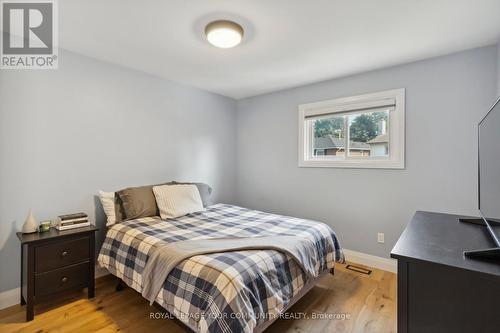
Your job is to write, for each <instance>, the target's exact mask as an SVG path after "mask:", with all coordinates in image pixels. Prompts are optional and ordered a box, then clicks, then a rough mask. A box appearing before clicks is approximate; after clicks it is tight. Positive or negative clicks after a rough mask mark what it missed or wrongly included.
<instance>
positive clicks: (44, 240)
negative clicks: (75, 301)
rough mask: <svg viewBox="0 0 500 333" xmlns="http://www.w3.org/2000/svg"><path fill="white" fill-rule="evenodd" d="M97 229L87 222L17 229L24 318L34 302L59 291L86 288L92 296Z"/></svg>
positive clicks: (28, 318)
mask: <svg viewBox="0 0 500 333" xmlns="http://www.w3.org/2000/svg"><path fill="white" fill-rule="evenodd" d="M97 230H98V229H97V228H96V227H94V226H90V227H83V228H77V229H71V230H65V231H58V230H57V229H55V228H51V229H50V231H47V232H43V233H33V234H23V233H20V232H18V233H17V237H18V238H19V240H20V241H21V305H24V304H26V320H27V321H30V320H32V319H33V315H34V313H33V307H34V305H35V304H36V303H40V302H43V301H44V300H47V299H49V298H52V297H54V296H55V295H57V294H58V293H60V292H63V291H67V290H71V289H82V288H88V297H89V298H92V297H94V270H95V232H96V231H97Z"/></svg>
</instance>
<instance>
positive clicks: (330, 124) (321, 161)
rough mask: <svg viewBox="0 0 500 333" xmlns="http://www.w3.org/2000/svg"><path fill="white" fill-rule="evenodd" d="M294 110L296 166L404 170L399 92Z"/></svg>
mask: <svg viewBox="0 0 500 333" xmlns="http://www.w3.org/2000/svg"><path fill="white" fill-rule="evenodd" d="M299 109H300V112H299V136H300V138H299V139H300V142H299V165H300V166H320V167H325V166H326V167H328V166H331V167H361V168H372V167H373V168H402V167H404V90H401V89H400V90H395V91H388V92H382V93H376V94H369V95H361V96H355V97H349V98H342V99H337V100H330V101H325V102H319V103H312V104H305V105H301V106H300V108H299Z"/></svg>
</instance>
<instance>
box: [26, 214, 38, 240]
mask: <svg viewBox="0 0 500 333" xmlns="http://www.w3.org/2000/svg"><path fill="white" fill-rule="evenodd" d="M22 231H23V234H31V233H33V232H37V231H38V223H36V220H35V217H34V216H33V211H32V210H31V209H30V211H29V213H28V217H27V218H26V221H24V224H23V229H22Z"/></svg>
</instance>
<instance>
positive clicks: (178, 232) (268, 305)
mask: <svg viewBox="0 0 500 333" xmlns="http://www.w3.org/2000/svg"><path fill="white" fill-rule="evenodd" d="M276 235H288V236H299V237H304V238H308V239H310V240H312V241H313V242H314V244H315V246H316V250H317V256H318V258H319V260H318V262H317V265H316V266H317V267H316V270H317V275H320V274H322V273H324V272H325V271H327V270H329V269H331V268H333V266H334V263H335V262H343V261H344V256H343V253H342V249H341V247H340V243H339V241H338V239H337V236H336V235H335V232H334V231H333V230H332V229H331V228H330V227H329V226H328V225H326V224H324V223H321V222H315V221H310V220H304V219H299V218H294V217H288V216H281V215H276V214H269V213H265V212H260V211H256V210H250V209H247V208H243V207H238V206H233V205H227V204H217V205H213V206H209V207H207V208H206V210H204V211H202V212H197V213H193V214H188V215H186V216H183V217H180V218H176V219H167V220H161V219H160V218H159V217H149V218H141V219H137V220H130V221H124V222H121V223H118V224H115V225H113V226H112V227H111V228H110V229H109V230H108V231H107V234H106V238H105V240H104V243H103V246H102V248H101V250H100V253H99V257H98V262H99V264H100V265H101V266H102V267H104V268H106V269H107V270H109V271H110V272H111V273H112V274H113V275H115V276H117V277H118V278H120V279H122V280H123V281H124V282H125V283H126V284H127V285H128V286H130V287H131V288H133V289H135V290H136V291H138V292H142V277H141V274H142V271H143V269H144V267H145V265H146V263H147V261H148V259H149V256H150V255H151V253H152V251H154V250H155V249H156V248H158V247H160V246H162V245H164V244H166V243H172V242H177V241H183V240H196V239H209V238H224V237H229V236H231V237H235V236H237V237H259V236H276ZM308 282H309V281H308V277H307V276H306V274H305V273H304V272H303V271H302V269H301V268H300V266H299V265H298V264H297V263H296V262H295V261H294V259H292V258H291V257H289V256H288V255H286V254H284V253H282V252H279V251H276V250H252V251H233V252H223V253H215V254H207V255H197V256H194V257H191V258H189V259H187V260H184V261H183V262H181V263H180V264H179V265H177V266H176V267H175V268H174V269H173V270H172V271H171V273H170V274H169V276H168V277H167V279H166V280H165V283H164V285H163V288H162V290H161V291H160V293H159V295H158V296H157V298H156V303H158V304H159V305H160V306H162V307H163V308H165V309H166V310H167V311H168V312H169V313H170V314H172V315H174V316H175V317H177V318H178V319H179V320H180V321H182V322H183V323H185V324H186V325H187V326H188V327H190V328H191V329H192V330H193V331H195V332H226V333H231V332H252V331H253V330H254V329H255V327H257V326H262V324H263V323H265V322H268V321H271V320H274V319H276V318H278V317H279V316H280V315H281V314H282V312H283V311H284V309H286V308H287V305H288V304H289V303H290V302H291V301H292V299H293V298H294V297H295V296H297V295H298V294H299V293H300V291H301V290H302V288H304V286H305V285H306V284H307V283H308ZM234 309H239V311H235V310H234ZM242 309H243V310H242Z"/></svg>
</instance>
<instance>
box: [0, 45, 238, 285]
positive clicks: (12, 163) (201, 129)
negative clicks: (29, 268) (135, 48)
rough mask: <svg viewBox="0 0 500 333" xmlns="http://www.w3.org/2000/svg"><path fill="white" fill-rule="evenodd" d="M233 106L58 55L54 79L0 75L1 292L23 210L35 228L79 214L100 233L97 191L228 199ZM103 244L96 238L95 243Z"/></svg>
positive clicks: (11, 280) (9, 279) (13, 264)
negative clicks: (207, 190)
mask: <svg viewBox="0 0 500 333" xmlns="http://www.w3.org/2000/svg"><path fill="white" fill-rule="evenodd" d="M235 108H236V103H235V101H234V100H231V99H228V98H225V97H222V96H219V95H214V94H211V93H208V92H204V91H201V90H198V89H194V88H189V87H186V86H182V85H179V84H175V83H172V82H168V81H164V80H161V79H158V78H155V77H152V76H148V75H145V74H141V73H139V72H135V71H132V70H128V69H124V68H121V67H117V66H114V65H110V64H106V63H103V62H99V61H97V60H93V59H90V58H86V57H82V56H78V55H75V54H73V53H68V52H63V51H62V52H61V54H60V68H59V70H48V71H44V70H38V71H7V70H4V71H1V72H0V161H1V163H0V267H1V269H0V292H1V291H4V290H8V289H12V288H15V287H17V286H18V279H19V260H20V259H19V255H20V251H19V243H18V241H17V239H16V237H15V234H14V233H15V231H18V230H19V229H20V228H21V225H22V224H23V222H24V219H25V218H26V215H27V213H28V209H29V208H32V209H33V211H34V214H35V217H36V218H37V219H38V220H43V219H48V218H53V217H55V216H57V215H59V214H62V213H71V212H75V211H85V212H88V213H89V214H90V216H91V217H92V219H95V216H96V215H97V218H96V219H97V221H96V222H97V224H98V225H100V226H101V227H102V226H103V222H104V217H103V216H102V211H101V207H100V204H99V203H98V202H96V198H95V197H94V195H95V194H97V192H98V190H99V189H102V190H107V191H112V190H117V189H119V188H122V187H125V186H130V185H132V186H133V185H141V184H151V183H157V182H162V181H166V180H171V179H183V180H199V181H205V182H207V183H209V184H211V185H212V186H213V187H214V189H215V197H216V200H218V201H224V202H231V201H232V199H233V196H234V194H235V169H236V167H235V162H236V160H235V156H236V154H235V143H234V139H235V137H236V133H235V124H236V111H235ZM99 238H100V239H102V235H100V237H99Z"/></svg>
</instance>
